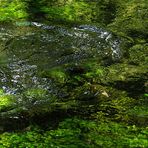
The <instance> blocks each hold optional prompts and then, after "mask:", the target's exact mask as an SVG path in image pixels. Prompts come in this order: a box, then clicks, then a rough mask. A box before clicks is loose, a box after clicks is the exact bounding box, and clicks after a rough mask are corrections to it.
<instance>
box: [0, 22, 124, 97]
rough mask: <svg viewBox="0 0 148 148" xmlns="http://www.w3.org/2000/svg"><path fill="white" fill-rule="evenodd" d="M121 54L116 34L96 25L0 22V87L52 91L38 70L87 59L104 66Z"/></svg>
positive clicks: (64, 67) (17, 91) (64, 66)
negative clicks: (5, 23)
mask: <svg viewBox="0 0 148 148" xmlns="http://www.w3.org/2000/svg"><path fill="white" fill-rule="evenodd" d="M121 57H122V52H121V50H120V40H119V38H117V37H116V36H114V35H113V34H112V33H110V32H108V31H106V30H104V29H103V28H99V27H97V26H91V25H79V26H75V27H65V26H60V25H59V26H58V25H46V24H42V23H38V22H25V23H19V22H18V23H16V24H15V25H14V26H12V25H0V88H1V89H3V90H4V92H5V93H6V94H14V95H17V94H20V93H22V92H24V91H25V90H27V89H29V88H35V89H36V88H42V89H45V90H47V91H48V93H54V94H56V93H57V90H56V89H55V85H56V84H54V82H53V81H52V80H51V79H50V77H45V76H43V75H42V73H44V72H46V71H51V70H53V69H56V68H57V69H60V70H61V69H62V71H64V72H65V71H66V70H67V69H70V67H71V66H79V65H83V63H84V62H88V61H91V60H95V61H96V62H100V63H101V64H102V65H103V66H108V65H110V64H112V63H113V62H116V61H118V60H120V58H121ZM56 88H57V86H56Z"/></svg>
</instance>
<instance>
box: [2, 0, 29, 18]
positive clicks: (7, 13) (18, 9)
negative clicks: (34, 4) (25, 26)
mask: <svg viewBox="0 0 148 148" xmlns="http://www.w3.org/2000/svg"><path fill="white" fill-rule="evenodd" d="M0 5H1V7H0V15H1V17H0V21H15V20H20V19H21V20H22V19H26V18H27V16H28V15H27V13H26V11H25V8H26V3H24V2H22V1H20V0H14V1H7V0H3V1H1V2H0Z"/></svg>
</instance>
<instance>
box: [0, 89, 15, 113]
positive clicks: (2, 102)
mask: <svg viewBox="0 0 148 148" xmlns="http://www.w3.org/2000/svg"><path fill="white" fill-rule="evenodd" d="M12 105H13V99H12V95H7V94H5V93H4V92H3V90H0V111H1V110H3V109H5V108H8V107H10V106H12Z"/></svg>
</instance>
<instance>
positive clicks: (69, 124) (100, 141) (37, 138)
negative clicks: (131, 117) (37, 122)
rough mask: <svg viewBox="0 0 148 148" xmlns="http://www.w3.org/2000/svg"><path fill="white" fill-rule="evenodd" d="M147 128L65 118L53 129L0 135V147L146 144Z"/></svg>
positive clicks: (137, 145)
mask: <svg viewBox="0 0 148 148" xmlns="http://www.w3.org/2000/svg"><path fill="white" fill-rule="evenodd" d="M147 136H148V132H147V128H138V127H137V126H135V125H132V126H125V125H123V124H120V123H115V122H111V121H110V122H108V121H102V120H101V122H99V121H89V120H81V119H78V118H71V119H66V120H64V121H63V122H61V123H60V125H59V127H58V128H57V129H55V130H50V131H42V130H41V129H39V128H38V129H37V128H34V129H33V128H32V129H31V130H30V131H26V132H22V133H3V134H1V135H0V139H1V140H0V146H1V147H39V148H41V147H49V146H50V147H63V148H66V147H71V148H77V147H85V148H92V147H103V148H110V147H147V144H148V141H147Z"/></svg>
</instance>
